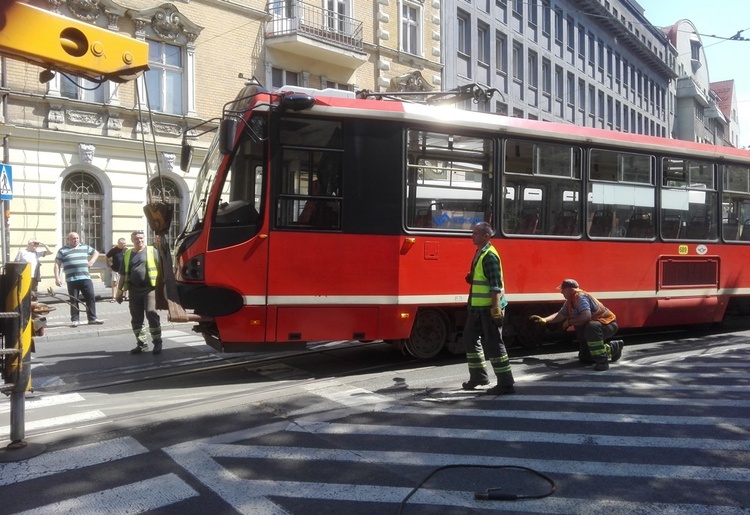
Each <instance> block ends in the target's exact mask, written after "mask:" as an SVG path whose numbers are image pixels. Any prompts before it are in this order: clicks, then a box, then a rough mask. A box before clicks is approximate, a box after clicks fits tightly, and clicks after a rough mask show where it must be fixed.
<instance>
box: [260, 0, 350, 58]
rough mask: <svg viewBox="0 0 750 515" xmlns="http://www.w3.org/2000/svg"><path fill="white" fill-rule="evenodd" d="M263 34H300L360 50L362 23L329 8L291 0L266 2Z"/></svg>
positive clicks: (269, 35) (273, 35) (270, 35)
mask: <svg viewBox="0 0 750 515" xmlns="http://www.w3.org/2000/svg"><path fill="white" fill-rule="evenodd" d="M268 14H270V15H271V17H272V18H271V20H269V21H267V22H266V37H269V38H270V37H276V36H288V35H290V34H299V35H304V36H307V37H310V38H313V39H317V40H319V41H322V42H325V43H332V44H334V45H337V46H340V47H343V48H347V49H352V50H358V51H362V22H361V21H357V20H355V19H354V18H351V17H349V16H345V15H343V14H341V13H338V12H336V11H331V10H330V9H324V8H322V7H320V6H317V5H312V4H308V3H305V2H298V1H292V0H282V1H279V2H269V3H268Z"/></svg>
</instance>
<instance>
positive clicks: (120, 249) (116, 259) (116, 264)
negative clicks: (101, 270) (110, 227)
mask: <svg viewBox="0 0 750 515" xmlns="http://www.w3.org/2000/svg"><path fill="white" fill-rule="evenodd" d="M126 250H127V249H126V248H125V238H120V239H119V240H117V245H115V246H114V247H112V248H111V249H109V250H108V251H107V266H108V267H109V270H110V272H112V302H114V301H115V294H116V292H117V285H118V284H119V283H120V265H121V264H122V258H123V257H124V256H125V251H126Z"/></svg>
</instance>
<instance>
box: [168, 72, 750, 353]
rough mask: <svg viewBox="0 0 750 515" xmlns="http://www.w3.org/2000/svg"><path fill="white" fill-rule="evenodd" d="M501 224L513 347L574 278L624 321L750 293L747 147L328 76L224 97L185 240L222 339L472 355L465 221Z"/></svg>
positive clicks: (531, 336) (708, 316) (182, 285)
mask: <svg viewBox="0 0 750 515" xmlns="http://www.w3.org/2000/svg"><path fill="white" fill-rule="evenodd" d="M482 220H486V221H488V222H490V223H492V224H493V225H494V227H495V228H496V230H497V235H496V237H495V238H494V244H495V246H496V247H497V249H498V251H499V252H500V255H501V257H502V260H503V267H504V272H505V286H506V290H507V297H508V300H509V302H510V306H509V308H508V313H507V321H508V323H506V328H505V331H506V333H507V334H506V336H507V337H508V342H509V343H513V341H514V340H515V341H516V342H517V343H521V344H524V345H528V344H534V343H536V340H537V338H539V335H538V334H535V333H534V332H533V330H532V328H530V327H528V326H527V317H528V315H529V314H531V313H539V314H544V313H551V312H553V311H554V310H556V309H558V308H559V306H560V305H561V303H562V300H563V299H562V297H561V296H560V294H559V292H558V291H556V290H555V286H556V285H557V284H559V283H560V280H561V279H563V278H565V277H574V278H576V279H578V281H579V282H580V283H581V286H582V287H583V288H584V289H586V290H587V291H589V292H591V293H593V294H594V295H596V297H597V298H599V299H601V300H602V301H604V302H605V303H606V304H607V306H608V307H610V308H611V309H612V310H613V311H614V312H615V313H616V314H617V317H618V323H619V324H620V326H621V327H646V326H660V325H675V324H704V323H712V322H718V321H721V320H722V318H723V317H724V315H725V313H726V311H727V308H728V306H729V305H730V304H732V303H733V302H740V301H742V300H743V298H744V299H747V298H748V296H750V269H749V268H748V267H746V263H747V262H748V258H749V257H750V246H748V245H750V153H748V152H746V151H742V150H738V149H734V148H727V147H715V146H709V145H702V144H696V143H690V142H685V141H677V140H669V139H664V138H656V137H649V136H641V135H635V134H626V133H620V132H613V131H606V130H601V129H592V128H586V127H578V126H573V125H562V124H554V123H547V122H539V121H531V120H524V119H516V118H508V117H504V116H497V115H490V114H484V113H477V112H471V111H466V110H459V109H454V108H448V107H435V106H428V105H424V104H417V103H409V102H403V101H394V100H385V99H381V100H377V99H359V98H354V97H353V96H352V95H351V94H348V93H344V92H336V91H331V90H324V91H312V90H302V89H301V88H296V89H294V90H293V92H292V91H277V92H268V91H265V90H264V89H262V88H261V87H260V86H259V85H257V84H251V85H248V86H246V88H245V89H244V90H242V91H241V92H240V94H239V96H238V98H237V99H236V100H235V101H233V102H232V103H230V104H227V106H226V108H225V109H224V113H223V116H222V122H221V124H220V128H219V133H218V134H217V136H216V138H215V139H214V141H213V143H212V144H211V147H210V148H209V152H208V155H207V158H206V160H205V162H204V163H203V165H202V168H201V170H200V173H199V177H198V180H197V183H196V187H195V191H194V194H193V199H192V201H191V206H190V208H189V216H188V224H187V227H186V229H185V231H184V233H183V234H182V235H181V237H180V238H179V239H178V241H177V242H176V247H177V250H176V258H177V263H176V265H177V266H176V269H177V285H178V290H179V294H180V300H181V303H182V305H183V306H184V307H186V308H189V309H193V310H194V312H195V314H197V315H200V317H201V321H200V322H199V323H198V326H197V330H198V331H200V332H202V333H203V334H204V336H205V337H206V340H207V342H209V343H210V344H211V345H213V346H214V347H215V348H217V349H220V350H224V351H245V350H253V349H261V348H268V347H270V348H274V349H279V348H282V346H285V345H294V344H299V345H304V343H305V342H308V341H316V340H338V339H340V340H375V339H383V340H386V341H388V342H392V343H396V344H404V345H405V347H406V349H407V350H408V351H409V352H410V353H411V354H413V355H414V356H416V357H419V358H427V357H431V356H434V355H435V354H437V353H438V352H439V351H440V350H441V349H442V348H444V347H446V346H447V347H448V348H449V349H451V350H457V351H461V350H462V349H461V348H460V345H459V344H457V342H458V341H459V338H458V336H459V335H460V332H461V329H462V325H463V317H464V316H465V310H464V307H465V304H466V301H467V294H468V287H467V285H466V283H465V282H464V276H465V275H466V272H467V271H468V268H469V265H470V261H471V258H472V256H473V253H474V248H473V246H472V244H471V240H470V232H471V227H472V225H473V224H475V223H477V222H479V221H482Z"/></svg>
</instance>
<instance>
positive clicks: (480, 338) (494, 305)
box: [461, 222, 515, 395]
mask: <svg viewBox="0 0 750 515" xmlns="http://www.w3.org/2000/svg"><path fill="white" fill-rule="evenodd" d="M494 234H495V231H494V230H493V229H492V226H491V225H490V224H488V223H487V222H479V223H478V224H477V225H476V226H475V227H474V229H473V230H472V232H471V241H472V242H473V243H474V245H475V246H476V248H477V250H476V253H475V254H474V259H473V260H472V262H471V269H470V270H469V273H468V274H467V275H466V281H467V282H468V283H469V284H470V285H471V290H470V293H469V305H468V306H467V310H468V317H467V319H466V325H465V326H464V332H463V342H464V348H465V349H466V361H467V364H468V365H469V380H468V381H466V382H465V383H463V384H462V385H461V386H462V387H463V389H464V390H474V389H476V387H477V386H484V385H488V384H490V378H489V376H488V374H487V369H486V366H485V356H486V357H487V358H488V359H489V361H490V364H491V365H492V370H493V371H494V372H495V375H496V376H497V385H496V386H493V387H492V388H489V389H488V390H487V393H488V394H490V395H508V394H511V393H514V392H515V388H514V387H513V383H514V382H515V381H514V380H513V373H512V372H511V371H510V360H509V359H508V352H507V351H506V350H505V345H504V344H503V334H502V321H503V316H504V310H505V306H506V305H507V304H508V301H506V300H505V292H504V289H503V266H502V264H501V262H500V256H499V255H498V253H497V250H495V247H493V246H492V243H490V238H491V237H492V236H493V235H494Z"/></svg>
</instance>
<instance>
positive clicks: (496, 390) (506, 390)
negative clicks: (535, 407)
mask: <svg viewBox="0 0 750 515" xmlns="http://www.w3.org/2000/svg"><path fill="white" fill-rule="evenodd" d="M511 393H516V389H515V388H514V387H513V385H512V384H511V385H502V384H499V385H497V386H493V387H492V388H490V389H489V390H487V394H488V395H510V394H511Z"/></svg>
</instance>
